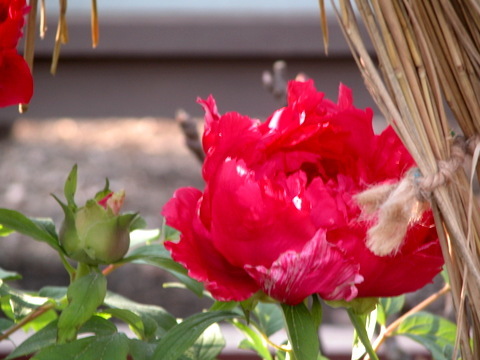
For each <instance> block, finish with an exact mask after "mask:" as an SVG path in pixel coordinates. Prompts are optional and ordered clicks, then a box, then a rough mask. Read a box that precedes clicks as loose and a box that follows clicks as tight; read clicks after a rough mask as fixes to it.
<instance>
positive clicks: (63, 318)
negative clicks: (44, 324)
mask: <svg viewBox="0 0 480 360" xmlns="http://www.w3.org/2000/svg"><path fill="white" fill-rule="evenodd" d="M106 292H107V280H106V278H105V276H104V275H103V274H102V273H100V272H91V273H89V274H87V275H85V276H82V277H81V278H79V279H76V280H75V281H74V282H72V283H71V284H70V286H69V287H68V291H67V297H68V299H69V304H68V305H67V307H66V308H65V309H64V310H63V311H62V313H61V314H60V318H59V320H58V341H59V343H64V342H68V341H72V340H74V339H75V338H76V336H77V330H78V329H79V328H80V326H81V325H83V324H84V323H85V322H86V321H87V320H88V319H89V318H90V317H91V316H92V315H93V313H94V312H95V311H96V310H97V308H98V307H99V306H100V305H101V304H102V303H103V300H104V298H105V295H106Z"/></svg>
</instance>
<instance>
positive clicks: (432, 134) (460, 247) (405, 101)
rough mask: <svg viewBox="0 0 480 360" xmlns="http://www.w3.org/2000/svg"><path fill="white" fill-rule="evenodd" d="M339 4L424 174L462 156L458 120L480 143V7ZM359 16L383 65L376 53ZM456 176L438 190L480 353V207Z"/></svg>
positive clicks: (468, 334) (471, 351) (461, 1)
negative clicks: (457, 146) (457, 148)
mask: <svg viewBox="0 0 480 360" xmlns="http://www.w3.org/2000/svg"><path fill="white" fill-rule="evenodd" d="M331 1H332V4H333V6H334V9H335V12H336V15H337V19H338V21H339V23H340V25H341V28H342V29H343V31H344V35H345V37H346V39H347V42H348V44H349V46H350V48H351V51H352V54H353V57H354V58H355V60H356V62H357V64H358V67H359V69H360V71H361V73H362V75H363V77H364V80H365V83H366V86H367V88H368V89H369V91H370V93H371V94H372V96H373V98H374V100H375V101H376V102H377V104H378V106H379V107H380V109H381V111H382V112H383V114H384V115H385V117H386V118H387V120H388V121H389V123H390V124H391V125H392V126H393V128H394V129H395V131H396V132H397V134H398V135H399V137H400V138H401V140H402V141H403V143H404V144H405V145H406V147H407V148H408V150H409V151H410V153H411V154H412V156H413V157H414V159H415V161H416V162H417V165H418V168H419V170H420V173H421V174H422V175H423V177H431V176H435V174H438V173H439V172H441V164H445V163H448V162H451V159H452V144H453V140H454V136H452V130H451V129H452V124H451V123H450V121H451V120H455V121H456V123H457V125H458V127H459V128H460V129H461V132H462V133H463V135H464V136H465V138H466V139H473V140H472V141H477V140H476V139H477V138H478V135H479V134H480V50H479V49H480V5H479V3H478V2H477V0H422V1H416V0H392V1H390V0H389V1H383V0H356V1H355V5H356V8H357V10H356V11H355V10H354V7H353V5H352V2H351V1H349V0H331ZM357 14H359V15H360V17H361V21H362V22H363V24H364V26H365V28H366V30H367V31H368V35H369V38H370V41H371V43H372V44H373V46H374V48H375V53H376V58H377V59H378V61H377V62H378V63H376V61H375V60H374V58H373V57H372V56H371V54H369V53H368V51H367V49H366V46H365V42H366V40H365V39H364V38H363V37H362V35H361V32H360V27H359V21H360V19H358V18H357ZM445 103H447V104H448V107H449V108H450V110H451V113H452V114H453V117H454V119H449V118H448V116H447V113H446V110H445ZM473 147H475V146H473ZM471 148H472V147H471ZM472 171H473V172H474V173H475V171H476V169H475V168H473V169H472ZM477 176H478V173H477ZM447 180H448V181H444V182H442V183H440V184H437V185H436V186H435V187H433V188H432V189H431V199H430V205H431V208H432V210H433V214H434V217H435V222H436V226H437V230H438V234H439V238H440V240H441V244H442V249H443V253H444V258H445V263H446V268H447V271H448V273H449V277H450V282H451V286H452V294H453V300H454V304H455V307H456V309H457V324H458V329H459V330H458V336H457V338H458V345H459V348H460V351H461V354H462V358H463V359H464V360H474V359H480V261H479V260H480V216H479V206H478V203H477V202H476V201H475V200H473V199H474V197H473V196H472V189H471V185H470V183H469V181H468V177H467V175H466V173H465V171H464V168H463V167H460V168H459V169H458V170H457V171H454V172H453V173H452V174H451V177H450V179H447ZM470 341H472V344H473V346H470Z"/></svg>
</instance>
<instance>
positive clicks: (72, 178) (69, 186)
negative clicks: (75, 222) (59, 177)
mask: <svg viewBox="0 0 480 360" xmlns="http://www.w3.org/2000/svg"><path fill="white" fill-rule="evenodd" d="M76 191H77V165H76V164H75V165H74V166H73V168H72V170H70V173H69V174H68V177H67V180H66V181H65V185H64V187H63V193H64V194H65V199H67V204H68V207H70V208H71V209H72V210H74V209H75V208H76V207H77V205H76V204H75V199H74V198H75V192H76Z"/></svg>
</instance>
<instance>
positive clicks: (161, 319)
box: [104, 292, 177, 339]
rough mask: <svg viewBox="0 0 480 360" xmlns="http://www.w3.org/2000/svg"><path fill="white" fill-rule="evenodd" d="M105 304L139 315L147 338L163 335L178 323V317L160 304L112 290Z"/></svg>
mask: <svg viewBox="0 0 480 360" xmlns="http://www.w3.org/2000/svg"><path fill="white" fill-rule="evenodd" d="M104 304H105V306H107V307H109V308H111V309H124V310H129V311H131V312H132V313H134V314H136V315H138V316H139V317H140V318H141V319H142V322H143V327H144V330H143V331H144V336H145V337H146V338H147V339H149V338H152V337H155V336H162V335H163V334H165V333H166V332H167V331H168V330H169V329H171V328H172V327H174V326H175V325H176V324H177V320H176V318H175V317H174V316H173V315H172V314H170V313H168V312H167V311H166V310H165V309H164V308H162V307H160V306H156V305H145V304H140V303H137V302H134V301H132V300H129V299H127V298H125V297H123V296H120V295H118V294H115V293H112V292H108V293H107V296H106V297H105V301H104Z"/></svg>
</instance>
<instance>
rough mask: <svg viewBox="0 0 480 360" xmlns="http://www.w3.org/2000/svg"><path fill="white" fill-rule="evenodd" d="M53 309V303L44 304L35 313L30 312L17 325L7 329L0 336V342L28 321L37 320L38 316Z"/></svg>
mask: <svg viewBox="0 0 480 360" xmlns="http://www.w3.org/2000/svg"><path fill="white" fill-rule="evenodd" d="M53 308H55V304H53V303H48V304H44V305H42V306H40V307H38V308H37V309H35V311H32V312H31V313H30V314H28V315H27V316H25V317H24V318H23V319H22V320H20V321H19V322H18V323H16V324H15V325H13V326H12V327H11V328H10V329H7V330H6V331H5V332H4V333H2V334H0V341H2V340H5V339H7V338H8V337H9V336H10V335H12V334H13V333H14V332H16V331H17V330H19V329H21V328H22V327H23V326H25V325H26V324H28V323H29V322H30V321H32V320H34V319H36V318H38V317H39V316H40V315H42V314H44V313H46V312H47V311H48V310H51V309H53Z"/></svg>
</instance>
